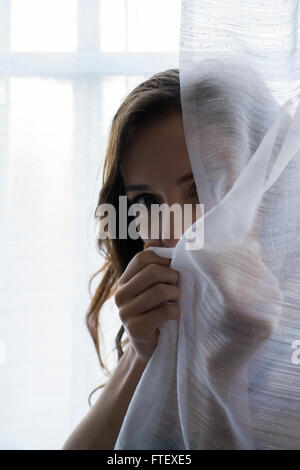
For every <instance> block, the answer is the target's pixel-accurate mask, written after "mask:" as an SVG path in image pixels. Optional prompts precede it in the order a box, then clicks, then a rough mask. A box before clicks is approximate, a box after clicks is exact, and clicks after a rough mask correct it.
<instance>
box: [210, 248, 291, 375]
mask: <svg viewBox="0 0 300 470" xmlns="http://www.w3.org/2000/svg"><path fill="white" fill-rule="evenodd" d="M215 259H216V261H215V264H214V267H213V270H214V271H213V272H214V273H215V282H216V285H217V287H218V288H219V290H220V292H221V294H222V296H223V299H224V304H225V308H224V310H223V312H222V317H221V318H220V322H219V324H218V325H215V326H217V327H218V328H219V337H220V342H219V344H218V347H217V348H215V350H214V351H213V353H212V354H211V357H210V370H211V371H214V372H217V373H218V374H219V373H220V372H221V373H224V374H225V377H227V378H232V377H233V376H234V375H237V374H238V373H239V372H241V371H244V372H246V370H247V365H248V364H249V362H250V360H251V359H252V357H253V355H254V354H255V353H256V352H257V351H258V348H259V347H260V346H261V345H262V344H263V343H264V342H265V341H266V340H268V339H269V338H270V336H271V335H272V333H273V332H274V331H275V329H276V325H277V323H278V321H279V318H280V315H281V312H282V300H283V296H282V292H281V290H280V285H279V282H278V280H277V278H276V277H275V276H274V275H273V274H272V273H271V272H270V270H269V269H268V268H267V267H266V266H265V264H264V263H263V262H262V260H261V258H260V255H259V253H258V252H254V251H252V250H251V249H249V248H238V249H235V250H230V251H226V252H222V253H221V254H218V256H216V258H215ZM221 375H222V374H221Z"/></svg>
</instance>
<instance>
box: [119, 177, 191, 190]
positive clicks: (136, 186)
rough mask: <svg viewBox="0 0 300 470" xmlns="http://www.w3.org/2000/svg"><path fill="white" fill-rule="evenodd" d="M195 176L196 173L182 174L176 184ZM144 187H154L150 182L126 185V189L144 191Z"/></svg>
mask: <svg viewBox="0 0 300 470" xmlns="http://www.w3.org/2000/svg"><path fill="white" fill-rule="evenodd" d="M193 178H194V175H193V173H187V174H186V175H184V176H181V177H180V178H179V179H178V180H177V181H176V184H182V183H185V182H186V181H189V180H191V179H193ZM144 189H146V190H147V189H148V190H150V189H152V188H151V186H149V185H148V184H134V185H130V186H125V191H142V190H144Z"/></svg>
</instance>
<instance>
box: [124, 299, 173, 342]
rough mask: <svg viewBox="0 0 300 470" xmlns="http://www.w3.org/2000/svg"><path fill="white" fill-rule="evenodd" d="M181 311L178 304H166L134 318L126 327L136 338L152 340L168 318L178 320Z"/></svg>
mask: <svg viewBox="0 0 300 470" xmlns="http://www.w3.org/2000/svg"><path fill="white" fill-rule="evenodd" d="M180 313H181V310H180V307H179V305H178V304H166V305H164V306H161V307H157V308H155V309H152V310H151V311H149V312H147V313H144V314H143V315H142V316H136V317H134V318H132V319H131V320H130V321H129V322H128V323H127V325H126V329H127V330H128V331H129V333H130V335H131V336H133V337H134V338H135V339H140V340H144V341H147V340H150V339H151V338H152V336H153V333H154V332H155V330H156V329H157V328H159V327H160V326H161V325H162V324H163V323H165V322H166V321H168V320H177V318H179V316H180Z"/></svg>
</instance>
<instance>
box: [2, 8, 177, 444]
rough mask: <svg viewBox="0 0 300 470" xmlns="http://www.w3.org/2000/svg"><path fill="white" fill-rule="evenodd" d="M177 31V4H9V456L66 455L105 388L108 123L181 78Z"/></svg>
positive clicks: (5, 411) (5, 161)
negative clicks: (99, 325)
mask: <svg viewBox="0 0 300 470" xmlns="http://www.w3.org/2000/svg"><path fill="white" fill-rule="evenodd" d="M158 10H159V12H160V13H159V15H158V14H157V11H158ZM166 20H168V21H167V22H166ZM166 24H167V27H168V30H167V33H166ZM154 26H155V34H153V31H154ZM179 26H180V0H151V1H149V0H11V1H10V0H0V377H1V387H0V423H1V424H0V448H1V449H60V448H61V447H62V445H63V443H64V442H65V440H66V439H67V437H68V436H69V434H70V433H71V431H72V430H73V429H74V427H75V426H76V425H77V423H78V422H79V421H80V420H81V419H82V417H83V416H84V415H85V414H86V413H87V412H88V410H89V406H88V403H87V398H88V395H89V393H90V392H91V390H92V389H93V388H94V387H96V386H97V385H99V384H100V383H102V380H103V375H102V374H101V372H100V366H99V365H98V360H97V356H96V352H95V350H94V346H93V344H92V339H91V338H90V336H89V333H88V331H87V328H86V326H85V313H86V309H87V306H88V304H89V294H88V280H89V278H90V276H91V275H92V274H93V273H94V272H95V271H96V270H98V269H99V267H100V266H101V264H102V260H101V257H100V255H99V254H98V253H97V249H96V237H95V222H94V219H93V212H94V209H95V203H96V200H97V194H98V191H99V188H100V185H101V176H102V163H103V157H104V152H105V146H106V141H107V135H108V129H109V124H110V120H111V118H112V116H113V113H114V112H115V111H116V109H117V107H118V105H119V104H120V102H121V100H122V98H123V97H124V96H125V95H126V93H127V92H128V91H129V90H130V89H132V88H133V87H134V86H135V85H136V84H137V83H139V82H140V81H141V80H143V79H144V78H146V77H148V76H150V75H152V74H153V73H155V72H157V71H161V70H164V69H167V68H169V67H178V49H179V29H180V27H179ZM103 315H104V318H105V321H106V326H105V335H106V339H107V344H108V346H109V349H108V350H107V354H106V356H107V357H106V359H107V361H108V363H110V364H113V363H114V361H115V360H116V354H115V353H114V352H113V351H112V347H113V343H112V340H113V338H114V336H115V333H116V332H117V331H118V329H119V327H120V323H119V321H118V316H117V312H116V308H115V306H114V304H113V302H110V303H108V304H107V305H106V307H105V309H104V312H103ZM110 320H111V321H110ZM96 397H97V394H95V395H94V397H93V401H94V400H95V398H96Z"/></svg>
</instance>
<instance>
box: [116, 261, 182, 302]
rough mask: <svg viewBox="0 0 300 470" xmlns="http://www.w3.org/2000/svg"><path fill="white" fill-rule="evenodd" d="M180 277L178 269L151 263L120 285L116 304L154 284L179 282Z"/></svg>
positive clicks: (126, 300)
mask: <svg viewBox="0 0 300 470" xmlns="http://www.w3.org/2000/svg"><path fill="white" fill-rule="evenodd" d="M178 279H179V273H178V271H175V270H174V269H172V268H170V267H169V266H164V265H160V264H157V263H150V264H148V265H147V266H146V267H145V268H144V269H141V270H140V271H138V272H137V273H136V274H135V275H134V276H133V277H132V278H131V279H130V280H129V281H128V282H127V283H126V284H123V285H121V286H120V287H119V289H118V292H117V293H116V295H115V302H116V305H117V306H118V307H119V306H121V305H123V304H126V303H128V302H129V301H130V300H131V299H132V298H133V297H136V296H137V295H139V294H141V293H142V292H144V291H145V290H146V289H148V288H149V287H151V286H152V285H154V284H157V283H165V284H177V283H178Z"/></svg>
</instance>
